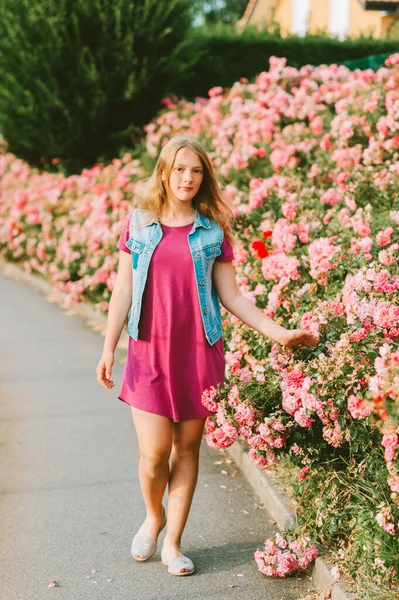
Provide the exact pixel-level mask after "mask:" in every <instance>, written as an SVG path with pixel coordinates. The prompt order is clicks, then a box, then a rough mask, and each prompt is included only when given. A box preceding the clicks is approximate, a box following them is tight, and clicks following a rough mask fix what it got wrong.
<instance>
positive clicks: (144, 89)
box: [0, 0, 191, 171]
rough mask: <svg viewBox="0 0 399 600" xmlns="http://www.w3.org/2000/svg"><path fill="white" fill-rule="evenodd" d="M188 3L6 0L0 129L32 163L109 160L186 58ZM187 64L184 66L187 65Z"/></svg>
mask: <svg viewBox="0 0 399 600" xmlns="http://www.w3.org/2000/svg"><path fill="white" fill-rule="evenodd" d="M190 26H191V24H190V10H189V5H188V0H2V2H1V3H0V133H2V134H3V136H4V137H5V139H6V140H7V141H8V143H9V150H10V151H11V152H14V153H15V154H16V155H18V156H19V157H21V158H23V159H25V160H27V161H29V162H30V163H31V164H32V165H38V166H39V165H40V164H43V163H44V161H46V162H49V161H51V160H52V159H54V158H60V159H61V160H62V161H63V164H64V165H65V166H66V167H67V168H68V170H69V171H73V170H75V171H76V170H78V169H80V168H81V167H83V166H89V165H91V164H93V162H95V161H96V160H97V159H98V157H99V156H103V157H106V158H110V157H112V156H114V155H115V153H116V152H117V149H118V148H119V147H120V146H121V145H124V144H128V143H129V141H130V134H131V133H132V132H133V131H134V130H135V126H141V125H143V124H144V123H146V122H148V121H149V120H151V118H152V116H153V115H154V113H155V112H156V110H157V109H158V107H159V102H160V99H161V98H162V95H163V94H164V93H165V92H166V91H167V90H168V81H169V77H170V64H171V61H172V62H173V64H174V65H175V66H174V68H176V64H177V65H180V68H182V65H181V62H182V61H183V62H184V38H185V36H186V33H187V30H188V29H189V27H190ZM183 70H184V69H183Z"/></svg>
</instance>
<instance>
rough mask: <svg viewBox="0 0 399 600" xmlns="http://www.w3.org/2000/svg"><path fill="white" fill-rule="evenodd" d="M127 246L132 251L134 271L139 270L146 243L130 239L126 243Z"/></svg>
mask: <svg viewBox="0 0 399 600" xmlns="http://www.w3.org/2000/svg"><path fill="white" fill-rule="evenodd" d="M126 246H127V247H128V248H129V249H130V250H131V253H132V266H133V269H137V267H138V264H139V257H140V254H141V253H142V252H143V250H144V247H145V243H144V242H142V241H141V240H137V239H135V238H130V239H129V240H128V241H127V242H126Z"/></svg>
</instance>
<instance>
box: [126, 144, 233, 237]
mask: <svg viewBox="0 0 399 600" xmlns="http://www.w3.org/2000/svg"><path fill="white" fill-rule="evenodd" d="M181 148H190V149H191V150H193V151H194V152H196V153H197V154H198V156H199V158H200V159H201V162H202V166H203V169H204V176H203V179H202V182H201V186H200V188H199V190H198V193H197V194H196V195H195V196H194V198H193V200H192V205H193V208H195V209H196V210H198V212H200V213H201V214H202V215H204V216H205V217H208V218H209V219H214V220H215V221H216V222H217V223H218V224H219V225H220V227H221V228H222V229H223V232H224V235H225V238H226V239H227V240H228V241H229V242H230V243H232V244H233V245H235V244H236V240H235V238H234V236H233V234H232V231H231V229H230V224H229V217H232V218H233V219H234V213H233V211H232V210H231V208H230V207H229V206H228V205H227V204H226V203H225V202H224V201H223V199H222V193H221V189H220V186H219V183H218V181H217V179H216V175H215V172H214V170H213V167H212V164H211V162H210V160H209V157H208V154H207V153H206V150H205V148H204V147H203V146H202V144H201V143H200V142H199V141H198V140H196V139H195V138H192V137H189V136H186V135H176V136H174V137H172V138H171V139H170V140H169V141H168V142H167V143H166V144H165V146H164V147H163V148H162V150H161V152H160V154H159V156H158V160H157V162H156V165H155V167H154V170H153V172H152V174H151V175H150V177H149V178H148V179H147V180H146V184H145V186H144V189H143V191H142V193H141V194H140V196H139V197H138V198H137V199H136V200H135V201H134V202H133V207H134V208H141V209H144V210H148V211H149V212H150V213H151V214H152V215H153V216H152V217H151V218H150V220H149V221H148V223H150V222H153V221H154V218H155V219H159V217H160V215H161V213H162V210H163V209H164V207H165V206H166V205H167V202H168V193H170V191H171V190H170V187H169V177H170V174H171V172H172V169H173V165H174V162H175V159H176V154H177V152H178V151H179V150H180V149H181ZM162 173H164V176H165V182H164V181H162V177H161V175H162ZM148 223H146V224H148Z"/></svg>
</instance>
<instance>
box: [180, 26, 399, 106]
mask: <svg viewBox="0 0 399 600" xmlns="http://www.w3.org/2000/svg"><path fill="white" fill-rule="evenodd" d="M191 38H192V39H191V41H192V42H193V43H192V48H193V51H194V53H195V55H196V62H195V65H194V67H193V69H192V70H191V72H190V73H188V74H187V76H185V77H183V78H180V79H179V80H175V81H173V82H171V92H173V93H175V94H177V95H178V96H183V97H185V98H187V99H192V98H194V97H195V96H206V95H207V91H208V90H209V88H211V87H213V86H215V85H221V86H222V87H230V86H231V85H232V84H233V83H234V82H235V81H238V80H239V79H240V77H247V78H248V79H249V80H250V79H251V78H254V77H255V76H256V75H258V74H259V73H261V72H262V71H267V70H268V68H269V57H270V56H273V55H274V56H285V57H286V58H287V64H289V65H292V66H294V67H301V66H303V65H306V64H312V65H318V64H331V63H342V62H343V61H349V60H354V59H360V58H363V57H366V56H369V55H375V54H382V53H384V54H387V55H389V54H392V53H393V52H398V51H399V41H396V40H375V39H373V38H370V37H359V38H357V39H349V40H345V41H343V42H341V41H340V40H338V39H336V38H329V37H327V36H323V35H312V36H306V37H298V36H289V37H281V36H280V35H270V34H267V33H261V32H259V31H256V30H254V29H250V30H248V31H247V30H245V31H244V33H243V34H241V35H237V33H236V32H234V31H232V30H229V29H227V28H219V29H218V30H216V31H212V30H210V31H208V32H206V31H204V30H203V29H198V30H197V31H196V30H193V31H192V33H191Z"/></svg>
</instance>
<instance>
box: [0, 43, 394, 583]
mask: <svg viewBox="0 0 399 600" xmlns="http://www.w3.org/2000/svg"><path fill="white" fill-rule="evenodd" d="M165 106H166V108H165V110H163V111H162V112H161V113H160V114H159V116H158V118H157V119H156V120H154V122H153V123H151V124H149V125H148V126H147V127H146V136H145V140H144V142H143V143H144V148H143V154H142V158H141V159H140V160H137V159H136V160H133V159H132V157H131V156H130V155H128V154H125V155H124V156H123V158H122V159H116V160H114V161H113V163H112V164H111V165H108V166H106V167H104V166H102V165H95V166H94V167H93V168H92V169H90V170H84V171H83V172H82V174H81V175H79V176H73V177H69V178H64V177H63V176H61V175H58V176H55V175H49V174H42V175H39V174H38V173H37V172H36V171H34V170H31V169H29V167H28V165H26V164H25V163H22V162H21V161H19V160H18V159H17V158H16V157H15V156H12V155H10V154H7V153H5V154H3V155H2V156H1V157H0V174H1V177H2V181H1V194H2V201H1V206H0V211H1V212H0V248H1V254H2V256H3V257H4V258H5V259H6V260H13V261H18V262H20V263H21V264H22V265H23V266H24V267H25V268H26V269H27V270H29V271H32V272H39V273H42V274H43V275H44V276H46V277H48V278H49V279H50V280H51V281H52V283H53V284H54V286H56V287H57V288H59V289H61V290H64V291H65V292H67V293H68V294H69V296H70V299H71V302H76V301H79V300H80V299H82V298H86V299H89V300H91V301H93V302H95V303H97V305H98V306H100V307H101V308H102V309H104V310H106V309H107V306H108V304H107V303H108V300H109V296H110V293H111V291H112V286H113V282H114V279H115V268H116V260H117V257H116V252H115V240H116V239H117V236H118V234H119V232H120V228H121V223H122V220H123V217H124V216H125V214H126V212H127V211H128V210H129V207H130V199H131V197H132V195H133V194H134V193H135V192H136V191H137V190H138V189H139V187H140V185H141V179H142V177H143V176H144V175H145V174H146V173H147V172H148V168H150V167H151V166H152V164H153V163H154V161H155V158H156V156H157V155H158V152H159V150H160V148H161V147H162V145H163V144H164V143H165V142H166V141H167V140H168V139H169V137H171V136H172V135H175V134H178V133H188V134H191V135H194V136H196V137H198V138H199V139H200V140H201V141H202V142H203V143H204V145H205V146H206V148H207V150H208V152H209V155H210V157H211V160H212V163H213V165H214V166H215V168H216V169H217V171H218V173H219V175H220V180H221V184H222V187H223V193H224V198H225V200H226V201H227V202H228V203H229V204H230V206H231V207H232V209H233V211H234V214H235V216H236V224H235V231H236V236H237V241H238V245H237V248H236V249H235V261H234V264H235V269H236V275H237V281H238V283H239V286H240V289H241V291H242V293H243V294H244V295H245V296H247V297H248V298H250V299H251V300H252V301H253V302H256V304H257V306H258V307H259V308H260V309H261V310H262V311H263V312H264V314H265V315H267V316H269V317H272V318H274V319H276V320H277V321H278V322H280V323H281V324H283V325H284V326H286V327H288V328H296V327H301V328H306V329H310V330H311V331H314V332H317V333H319V334H320V343H319V345H318V346H317V347H315V348H313V347H312V348H293V349H291V348H283V347H282V346H279V345H278V344H274V343H272V342H270V340H268V339H267V338H265V337H264V336H262V335H260V334H259V333H257V332H255V331H253V330H250V329H249V328H248V327H246V326H244V325H243V324H242V323H241V322H240V321H239V320H238V319H237V318H235V317H234V316H232V315H229V314H228V313H227V312H226V311H225V310H224V309H222V313H223V325H224V328H225V345H226V362H227V368H226V384H225V386H223V387H219V389H211V390H205V391H204V394H203V402H204V405H205V406H207V407H208V408H210V410H212V411H214V413H215V414H214V416H213V417H212V418H210V419H208V422H207V425H206V439H207V441H208V443H209V444H210V445H211V446H212V447H217V448H226V447H228V446H229V445H231V444H232V443H234V441H235V440H236V439H237V437H238V436H241V437H242V438H244V439H245V440H246V441H247V443H248V444H249V447H250V456H251V458H252V459H253V460H254V461H255V462H256V463H257V464H258V465H259V466H260V467H262V468H263V467H267V466H268V467H271V466H273V465H276V464H277V463H278V464H281V463H284V464H285V466H287V464H288V461H289V464H290V468H289V472H290V474H291V475H292V473H295V479H293V478H292V476H291V475H289V476H288V475H287V470H285V471H284V473H282V474H281V477H283V478H284V477H285V478H286V479H287V478H288V479H289V481H290V484H291V487H292V489H293V493H295V495H296V497H297V498H298V499H299V500H300V506H301V508H300V513H299V518H300V519H301V521H302V523H303V529H304V532H305V531H306V534H308V535H311V536H312V537H313V539H315V540H318V541H321V542H323V543H328V545H329V546H330V547H332V548H335V550H336V553H335V558H336V559H337V560H338V562H340V567H342V569H341V570H343V571H345V570H346V571H350V572H352V573H353V574H356V575H357V576H358V577H359V574H360V573H364V574H365V575H367V576H368V577H369V578H370V580H371V581H373V582H374V583H376V584H378V585H379V586H382V585H385V586H386V589H387V590H391V586H392V585H395V581H397V578H398V573H399V558H398V557H399V553H398V550H399V545H398V540H399V450H398V446H399V418H398V402H399V396H398V389H399V387H398V379H399V361H398V355H399V343H398V340H399V300H398V297H399V296H398V288H399V269H398V256H399V252H398V250H399V230H398V225H399V195H398V189H399V54H395V55H392V56H391V57H390V58H389V59H388V60H387V61H386V67H384V68H380V69H379V70H378V71H377V72H374V71H371V70H365V71H360V70H357V71H354V72H350V71H349V70H348V69H347V68H346V67H344V66H340V67H338V66H337V65H330V66H320V67H316V68H313V67H311V66H305V67H302V68H301V69H299V70H298V69H295V68H292V67H287V66H286V65H285V60H284V59H280V58H272V59H271V60H270V69H269V71H268V72H263V73H261V74H260V75H259V77H258V78H257V79H256V80H255V81H254V82H248V81H247V80H245V79H242V80H240V81H238V82H236V83H235V84H234V85H233V86H232V88H231V89H229V90H223V89H222V88H221V87H215V88H212V89H211V90H209V99H206V98H197V99H196V101H195V102H191V103H190V102H185V101H180V100H178V99H175V100H173V99H168V102H167V103H165ZM387 593H388V592H387Z"/></svg>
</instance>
